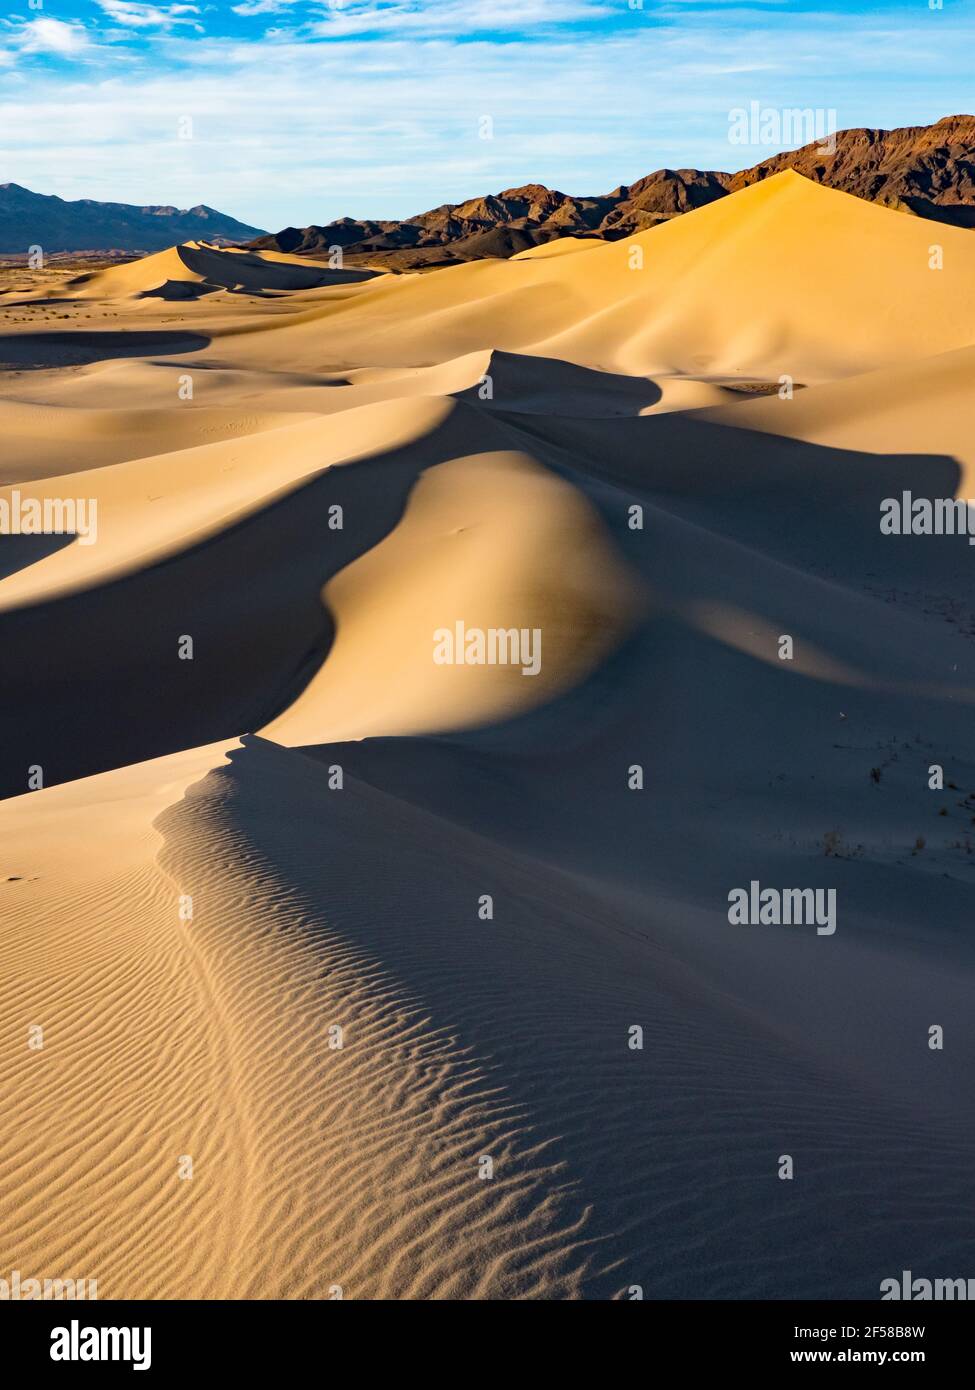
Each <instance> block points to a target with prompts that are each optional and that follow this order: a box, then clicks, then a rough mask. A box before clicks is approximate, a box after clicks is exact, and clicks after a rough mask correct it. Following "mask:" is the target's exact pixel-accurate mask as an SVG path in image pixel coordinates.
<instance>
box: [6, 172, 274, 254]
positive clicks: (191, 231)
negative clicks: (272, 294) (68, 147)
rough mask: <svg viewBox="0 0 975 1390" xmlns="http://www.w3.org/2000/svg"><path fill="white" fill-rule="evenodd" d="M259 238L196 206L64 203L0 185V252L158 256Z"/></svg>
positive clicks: (246, 228)
mask: <svg viewBox="0 0 975 1390" xmlns="http://www.w3.org/2000/svg"><path fill="white" fill-rule="evenodd" d="M260 235H261V228H260V227H250V226H248V225H247V223H245V222H238V221H237V220H236V218H234V217H228V216H227V215H226V214H225V213H222V212H217V211H216V209H214V208H209V207H206V206H205V205H204V204H202V203H201V204H200V205H199V206H198V207H195V208H187V209H185V210H181V209H179V208H174V207H136V206H135V205H133V204H131V203H97V202H94V201H93V200H92V199H91V198H80V199H78V200H77V201H75V202H69V201H66V200H65V199H64V198H57V197H54V196H49V195H47V194H43V193H32V192H31V190H30V189H29V188H22V187H21V185H20V184H18V183H4V184H0V252H3V253H5V254H13V255H16V254H18V253H19V254H24V253H25V252H26V251H27V250H28V248H29V247H31V246H40V247H41V248H42V249H43V250H44V252H45V253H52V252H57V251H137V252H138V251H143V252H151V251H163V250H165V249H166V247H167V246H175V245H177V244H178V243H179V242H182V241H209V242H213V243H215V244H216V245H227V244H230V243H239V242H243V241H248V240H250V239H251V238H253V237H255V236H260Z"/></svg>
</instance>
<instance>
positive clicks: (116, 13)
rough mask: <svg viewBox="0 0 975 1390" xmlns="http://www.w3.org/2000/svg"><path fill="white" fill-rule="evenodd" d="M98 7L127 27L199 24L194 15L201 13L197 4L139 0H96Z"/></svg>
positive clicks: (140, 27) (157, 27) (199, 26)
mask: <svg viewBox="0 0 975 1390" xmlns="http://www.w3.org/2000/svg"><path fill="white" fill-rule="evenodd" d="M95 3H96V4H97V5H98V8H99V9H100V10H102V11H104V13H105V14H107V15H108V17H109V19H111V20H114V22H115V23H116V24H121V25H124V26H125V28H127V29H171V28H172V27H173V26H174V25H176V24H193V25H194V27H196V28H197V29H201V30H202V26H201V25H199V24H197V23H196V21H195V19H194V18H193V16H196V15H199V14H200V9H199V7H198V6H197V5H144V4H139V3H137V0H95Z"/></svg>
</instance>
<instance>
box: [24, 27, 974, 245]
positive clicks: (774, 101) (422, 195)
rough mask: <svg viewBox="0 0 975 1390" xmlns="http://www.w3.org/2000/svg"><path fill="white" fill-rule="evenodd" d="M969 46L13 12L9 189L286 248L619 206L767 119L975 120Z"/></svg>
mask: <svg viewBox="0 0 975 1390" xmlns="http://www.w3.org/2000/svg"><path fill="white" fill-rule="evenodd" d="M8 2H9V0H8ZM973 40H975V0H944V3H943V7H942V8H941V9H937V8H931V3H930V0H878V3H876V4H863V3H834V4H827V3H823V0H751V2H750V3H746V2H745V0H724V2H721V0H331V2H329V0H237V3H234V0H230V3H224V4H219V5H214V4H206V3H195V4H190V3H185V4H184V3H173V4H159V5H157V4H144V3H137V2H136V0H21V3H18V0H14V3H13V6H12V8H10V9H9V10H7V11H6V12H5V13H4V14H3V15H0V131H2V132H3V134H2V135H0V142H2V144H0V182H6V181H8V180H12V181H13V182H16V183H22V184H25V185H26V186H27V187H29V188H33V189H35V190H36V191H38V192H42V193H57V194H60V196H61V197H65V198H81V197H89V198H98V199H110V200H116V201H121V202H134V203H175V204H177V205H178V206H181V207H185V206H190V205H193V204H195V203H200V202H205V203H209V204H210V205H211V206H214V207H218V208H220V209H221V210H222V211H225V212H229V213H232V214H233V215H235V216H237V217H240V218H242V219H244V220H245V221H248V222H251V223H254V224H255V225H258V226H263V227H268V228H272V229H275V230H276V229H277V228H279V227H282V226H284V225H286V224H288V223H294V224H298V225H305V224H307V223H309V222H325V221H328V220H330V219H331V218H334V217H338V216H342V215H344V214H348V215H351V216H373V217H401V216H406V215H409V214H411V213H414V212H420V211H423V210H424V209H426V208H429V207H433V206H436V205H437V204H439V203H442V202H456V201H459V200H461V199H463V198H465V197H469V196H472V195H475V194H479V193H484V192H488V191H493V192H496V191H498V190H500V189H502V188H505V187H510V186H512V185H516V184H520V183H526V182H534V181H537V182H541V183H546V184H549V185H550V186H553V187H556V188H561V189H563V190H565V191H567V192H570V193H605V192H608V191H609V190H610V189H612V188H614V187H615V186H616V185H617V184H619V183H627V182H631V181H632V180H634V179H635V178H638V177H639V176H640V175H641V174H645V173H649V172H650V171H651V170H653V169H656V168H659V167H660V166H662V165H671V166H681V165H693V166H697V167H703V168H719V169H738V168H743V167H745V166H747V165H749V164H753V163H755V162H756V161H757V160H759V159H761V158H764V157H765V156H766V155H767V154H769V153H771V152H772V148H770V147H769V146H763V145H758V144H756V145H751V146H749V145H744V146H743V145H740V144H737V145H736V144H732V143H730V142H729V129H730V127H729V112H731V111H732V110H734V109H735V108H739V107H748V106H749V104H750V103H752V102H758V103H759V105H760V106H761V107H762V108H773V109H775V108H783V107H803V108H811V109H813V110H817V111H822V112H824V113H825V112H830V111H835V113H836V118H835V119H836V125H837V126H838V127H839V128H843V127H844V126H853V125H874V126H891V125H909V124H920V123H925V122H928V121H932V120H936V119H937V118H938V117H939V116H942V115H946V114H949V113H955V112H962V111H969V112H970V111H972V110H973V109H975V91H973V85H975V78H973V75H972V55H973V53H975V42H973ZM485 136H489V137H490V138H485Z"/></svg>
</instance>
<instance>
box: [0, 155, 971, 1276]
mask: <svg viewBox="0 0 975 1390" xmlns="http://www.w3.org/2000/svg"><path fill="white" fill-rule="evenodd" d="M933 243H937V244H938V246H939V247H940V248H941V254H940V257H939V256H938V255H937V254H936V253H935V252H933V251H932V244H933ZM939 260H940V264H941V268H936V264H937V262H938V261H939ZM8 284H10V285H11V286H12V288H11V289H10V290H9V291H8V292H7V293H6V294H5V295H3V296H2V297H0V369H2V370H0V439H2V451H0V499H7V501H8V502H10V503H11V504H12V502H13V498H14V494H15V493H17V492H19V493H20V494H21V496H22V497H23V496H30V497H32V498H38V499H44V498H48V499H66V498H67V499H95V500H96V501H97V506H98V510H97V518H98V526H97V539H96V540H95V542H94V543H93V544H82V543H81V542H80V539H77V538H74V537H71V536H64V535H62V536H56V535H55V536H50V535H48V536H39V537H32V536H11V537H2V538H0V710H2V723H3V729H4V733H5V737H4V738H3V739H2V740H0V796H2V797H3V798H4V800H3V801H2V803H0V913H2V921H3V924H2V929H0V1275H6V1272H7V1271H8V1270H11V1269H17V1270H19V1271H20V1272H21V1274H22V1276H23V1277H27V1276H33V1277H45V1276H49V1277H58V1276H70V1277H76V1278H81V1277H85V1278H95V1279H97V1284H98V1293H99V1296H100V1297H101V1298H110V1297H146V1298H194V1297H205V1298H243V1297H263V1298H279V1297H288V1298H329V1297H336V1296H338V1293H339V1291H341V1293H342V1295H343V1296H344V1297H346V1298H367V1297H388V1298H397V1299H401V1298H447V1297H460V1298H485V1297H488V1298H519V1297H532V1298H558V1299H562V1298H580V1297H581V1298H600V1299H602V1298H629V1297H633V1296H634V1294H633V1290H634V1288H639V1289H640V1290H642V1292H643V1296H644V1297H645V1298H648V1299H649V1298H685V1297H698V1298H731V1299H734V1298H805V1297H836V1298H840V1297H843V1298H864V1299H875V1298H877V1297H878V1296H879V1285H880V1281H881V1280H882V1279H884V1278H887V1277H892V1276H893V1277H898V1278H899V1276H900V1273H901V1271H902V1270H904V1269H909V1270H912V1271H913V1272H914V1273H915V1274H916V1275H923V1276H926V1277H929V1278H934V1277H969V1276H975V1203H973V1196H975V1178H973V1171H975V1116H973V1109H972V1075H973V1064H975V1019H973V1012H972V1003H971V1001H972V985H973V974H975V946H973V926H972V921H973V918H972V903H973V883H975V853H973V849H975V721H973V702H975V643H973V637H975V587H973V582H972V576H973V574H975V568H973V567H975V550H973V549H972V548H971V547H970V546H969V545H968V544H967V542H966V540H965V538H964V537H959V536H955V537H950V536H949V537H944V536H932V537H924V536H921V537H917V536H888V535H882V534H881V532H880V528H879V515H880V503H881V502H882V500H883V499H885V498H887V497H900V495H901V493H902V492H903V491H910V492H912V493H913V494H914V495H915V496H916V497H952V496H960V497H971V496H975V481H973V478H972V476H971V475H972V471H973V469H975V436H973V432H972V399H973V384H975V239H973V235H972V233H970V232H967V231H963V230H956V229H953V228H950V227H945V226H941V225H938V226H935V225H934V224H931V223H926V222H923V221H920V220H918V219H914V218H912V217H910V216H907V215H905V214H901V213H896V212H892V211H887V210H884V209H880V208H877V207H875V206H872V205H868V204H866V203H863V202H859V201H857V200H855V199H853V198H850V197H848V196H846V195H845V194H842V193H836V192H832V191H829V190H827V189H824V188H820V187H818V186H815V185H813V184H811V183H808V182H807V181H805V180H804V179H802V178H800V177H799V176H798V175H793V174H784V175H780V176H777V177H775V178H772V179H769V180H768V181H766V182H765V183H763V184H759V185H756V186H754V187H752V188H749V189H747V190H745V191H744V192H741V193H738V194H735V195H734V196H732V197H729V198H727V199H723V200H721V201H720V202H718V203H715V204H712V205H711V206H709V207H707V208H704V209H702V210H700V211H698V212H694V213H690V214H688V215H686V216H684V217H681V218H679V219H677V220H675V221H672V222H670V223H667V224H665V225H663V226H661V227H658V228H655V229H654V230H652V231H650V232H646V233H642V234H641V235H639V236H637V237H634V238H632V239H631V240H629V241H622V242H617V243H614V244H595V245H594V244H592V243H586V242H582V243H579V242H577V243H573V242H564V243H559V244H558V245H557V247H555V248H553V247H546V248H541V249H540V250H539V251H536V252H530V253H526V254H525V255H522V256H519V257H516V258H515V259H513V260H511V261H506V262H502V261H484V262H477V263H472V264H469V265H464V266H460V267H457V268H451V269H445V270H440V271H435V272H432V273H430V274H423V275H394V274H384V273H376V274H372V273H370V272H368V271H364V270H361V269H355V270H349V271H341V270H334V269H329V268H328V267H327V266H324V265H318V264H315V263H313V262H310V261H307V260H304V261H296V260H294V259H289V258H287V257H283V256H273V255H270V254H264V255H258V254H255V253H244V252H239V251H229V250H225V251H218V250H214V249H212V248H209V247H206V246H202V245H190V246H185V247H181V248H174V249H173V250H170V251H167V252H163V253H161V254H159V255H156V256H152V257H148V258H146V259H144V260H141V261H136V262H132V263H129V264H124V265H118V266H114V267H109V268H107V269H104V270H95V271H92V272H90V273H88V274H85V275H82V276H80V277H76V278H74V279H73V280H69V281H67V282H64V281H61V282H59V283H58V284H56V285H51V284H49V283H47V282H46V281H45V282H43V283H40V282H36V281H32V282H30V284H28V285H27V288H24V286H23V284H22V283H21V282H18V281H17V278H16V275H15V274H13V273H12V274H11V275H10V276H9V277H8ZM790 384H791V386H792V388H793V389H792V390H791V391H790V390H789V385H790ZM640 509H642V511H641V510H640ZM641 516H642V521H643V525H642V528H638V527H637V526H636V525H635V519H637V518H639V517H641ZM339 523H341V524H340V525H339ZM458 621H462V622H464V623H465V624H466V626H467V628H472V627H475V628H476V627H481V628H485V629H487V628H493V627H499V628H512V627H516V628H519V629H520V628H527V629H538V630H539V631H540V633H541V634H542V661H541V668H540V671H539V673H538V675H536V676H525V675H523V674H522V672H521V669H520V668H518V667H515V666H510V665H508V666H504V665H496V666H487V665H484V666H441V665H437V664H435V663H434V661H433V659H432V650H433V643H432V636H433V633H434V632H435V630H437V629H439V628H442V627H447V628H453V626H454V624H455V623H456V622H458ZM783 635H788V636H791V637H792V639H793V643H794V659H792V660H782V659H780V637H781V636H783ZM187 638H190V639H192V659H185V657H186V655H187V652H188V646H187V642H186V639H187ZM934 765H940V766H941V767H943V769H944V788H943V790H932V789H931V788H930V786H929V778H930V773H929V769H930V768H931V767H933V766H934ZM634 767H639V768H642V774H643V786H642V789H639V788H634V787H632V786H631V783H632V782H633V781H634V774H633V773H632V769H633V768H634ZM40 783H42V784H43V785H40ZM340 783H341V785H339V784H340ZM32 786H34V787H36V788H37V789H30V788H31V787H32ZM752 880H758V881H760V882H761V884H762V885H763V886H766V885H774V886H776V887H779V888H785V887H810V888H814V889H815V888H819V889H835V890H836V894H837V904H838V907H837V930H836V932H835V934H833V935H820V934H819V933H818V932H817V931H816V928H815V927H814V926H808V925H807V926H797V927H787V926H775V925H753V926H735V925H731V924H730V923H729V920H728V894H729V892H731V891H732V890H733V889H735V888H736V887H741V886H744V887H746V888H747V887H748V885H749V883H750V882H751V881H752ZM486 897H489V898H490V899H491V901H492V903H493V916H491V917H489V918H488V917H486V916H485V912H486V909H485V908H484V907H483V901H484V899H485V898H486ZM935 1026H938V1027H941V1028H943V1030H944V1046H943V1048H942V1049H937V1050H935V1049H932V1048H931V1047H930V1046H929V1029H931V1028H932V1027H935ZM637 1028H638V1029H641V1030H642V1047H637V1046H634V1045H632V1044H633V1042H634V1040H635V1039H637V1040H638V1039H639V1034H636V1033H634V1032H633V1030H634V1029H637ZM38 1030H43V1031H42V1033H41V1032H38ZM41 1044H42V1045H41ZM784 1155H789V1156H791V1159H792V1161H793V1165H794V1177H793V1178H792V1179H791V1180H783V1179H782V1178H780V1176H779V1172H780V1168H781V1160H782V1157H783V1156H784ZM487 1160H490V1162H488V1161H487Z"/></svg>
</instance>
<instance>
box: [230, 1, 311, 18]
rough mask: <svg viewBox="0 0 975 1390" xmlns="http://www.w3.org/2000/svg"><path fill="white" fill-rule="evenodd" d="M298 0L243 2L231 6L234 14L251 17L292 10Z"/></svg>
mask: <svg viewBox="0 0 975 1390" xmlns="http://www.w3.org/2000/svg"><path fill="white" fill-rule="evenodd" d="M295 3H296V0H243V4H240V5H231V7H230V8H231V9H232V10H233V12H234V14H239V15H244V16H250V15H254V14H280V13H281V11H282V10H290V9H291V8H292V6H293V5H294V4H295Z"/></svg>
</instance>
